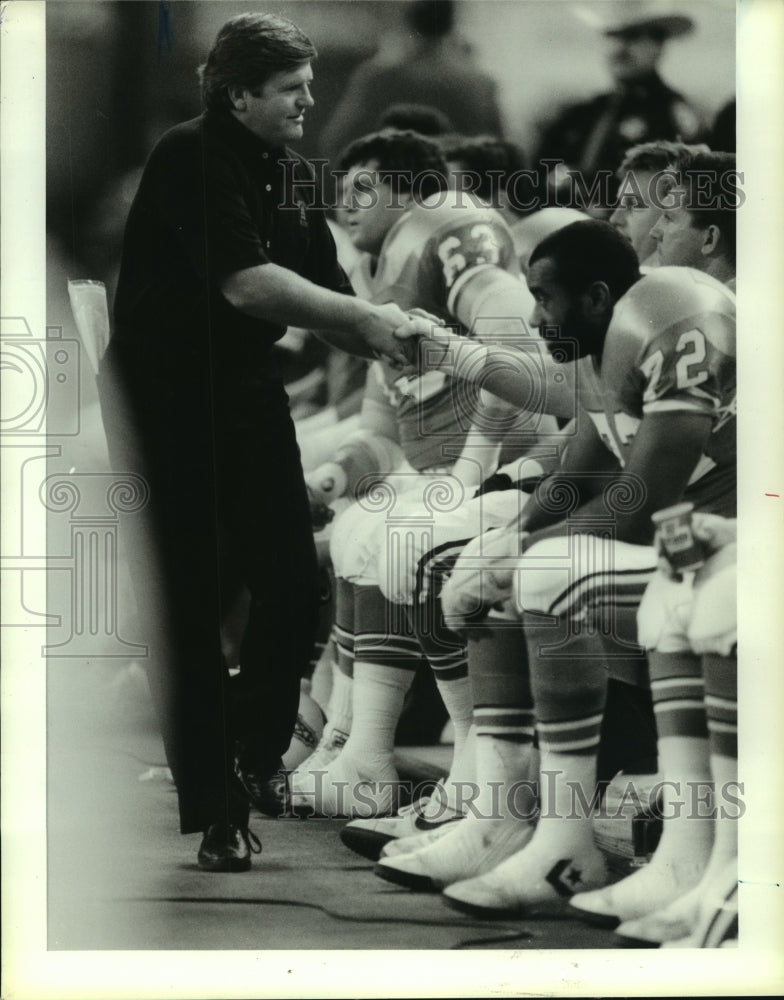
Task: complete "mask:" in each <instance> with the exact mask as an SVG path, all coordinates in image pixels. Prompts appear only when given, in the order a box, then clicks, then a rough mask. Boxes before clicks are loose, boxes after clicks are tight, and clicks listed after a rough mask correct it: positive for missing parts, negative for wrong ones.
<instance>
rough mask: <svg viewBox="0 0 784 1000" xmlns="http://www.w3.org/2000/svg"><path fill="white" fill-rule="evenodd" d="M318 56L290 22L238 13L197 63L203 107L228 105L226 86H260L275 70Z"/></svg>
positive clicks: (314, 49)
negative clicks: (198, 63)
mask: <svg viewBox="0 0 784 1000" xmlns="http://www.w3.org/2000/svg"><path fill="white" fill-rule="evenodd" d="M316 55H317V52H316V47H315V46H314V44H313V42H311V40H310V39H309V38H308V36H307V35H306V34H305V33H304V32H303V31H301V30H300V28H298V27H297V25H296V24H294V23H293V21H289V19H288V18H286V17H280V16H279V15H278V14H238V15H237V17H232V18H231V19H230V20H228V21H227V22H226V23H225V24H224V25H223V27H222V28H221V29H220V31H219V32H218V36H217V38H216V39H215V44H214V45H213V46H212V48H211V49H210V52H209V55H208V56H207V61H206V62H205V63H204V64H203V65H201V66H199V68H198V70H197V73H198V76H199V80H200V81H201V96H202V102H203V104H204V106H205V107H206V108H231V106H232V105H231V101H230V99H229V94H228V88H229V87H234V86H239V87H247V88H248V89H249V90H254V89H256V88H259V87H262V86H263V85H264V84H265V83H266V82H267V80H268V79H269V78H270V77H271V76H273V75H274V74H275V73H281V72H285V71H286V70H291V69H295V68H296V67H297V66H301V65H302V63H306V62H310V61H311V60H313V59H315V58H316Z"/></svg>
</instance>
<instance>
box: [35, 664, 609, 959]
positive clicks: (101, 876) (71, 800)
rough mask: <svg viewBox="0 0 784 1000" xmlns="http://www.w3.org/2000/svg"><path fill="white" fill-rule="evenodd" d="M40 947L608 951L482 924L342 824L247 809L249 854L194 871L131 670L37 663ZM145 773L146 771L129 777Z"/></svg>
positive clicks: (599, 944)
mask: <svg viewBox="0 0 784 1000" xmlns="http://www.w3.org/2000/svg"><path fill="white" fill-rule="evenodd" d="M48 702H49V712H48V732H49V742H48V822H47V834H48V851H49V856H48V864H49V867H48V947H49V949H50V950H61V949H63V950H70V949H76V950H80V951H81V950H91V951H92V950H101V949H113V950H129V949H130V950H148V949H149V950H175V949H183V950H209V949H218V950H237V949H275V950H277V949H284V950H292V949H314V950H322V949H416V950H423V949H465V950H470V949H480V950H481V949H510V948H511V949H515V950H516V951H520V950H524V949H561V948H562V949H585V948H587V949H601V948H604V949H607V948H617V947H619V939H618V938H617V937H616V936H614V935H613V934H612V933H611V932H609V931H603V930H599V929H595V928H592V927H588V926H585V925H584V924H582V923H580V922H578V921H575V920H573V919H571V918H569V917H568V916H563V917H561V918H559V919H547V920H544V919H542V920H535V919H529V920H508V921H482V920H477V919H474V918H470V917H468V916H463V915H461V914H460V913H458V912H456V911H454V910H452V909H450V908H449V907H448V906H447V905H446V904H445V903H444V902H443V900H442V899H441V897H440V896H438V895H433V894H421V893H412V892H410V891H408V890H406V889H403V888H398V887H396V886H392V885H389V884H387V883H385V882H383V881H381V880H380V879H378V878H377V877H376V876H375V875H374V874H373V864H372V862H370V861H366V860H365V859H363V858H361V857H359V856H358V855H356V854H353V853H352V852H351V851H350V850H349V849H348V848H346V847H345V846H344V845H343V844H342V843H341V841H340V838H339V836H338V832H339V830H340V828H341V826H342V825H343V824H342V821H335V820H325V819H322V820H313V819H309V820H304V821H303V820H275V819H271V818H268V817H263V816H261V815H252V818H251V827H252V829H253V830H254V831H255V832H256V834H257V835H258V836H259V837H260V838H261V840H262V843H263V853H262V854H261V856H259V857H254V859H253V868H252V869H251V871H250V872H249V873H246V874H240V875H222V874H207V873H204V872H201V871H200V870H199V869H198V868H197V866H196V850H197V848H198V846H199V840H200V838H199V836H198V835H193V836H187V837H182V836H180V835H179V833H178V832H177V808H176V795H175V792H174V788H173V785H172V784H171V783H170V782H169V781H168V780H167V778H166V776H165V772H164V770H163V764H164V758H163V748H162V744H161V741H160V738H159V737H158V735H157V733H156V731H155V726H154V722H153V719H152V716H151V708H150V706H149V702H148V698H147V695H146V691H145V688H144V682H143V677H142V676H141V675H140V674H139V673H138V672H134V671H133V670H129V669H121V668H118V667H117V666H107V665H100V664H97V665H96V664H94V665H83V666H82V668H81V669H79V668H78V667H77V666H76V665H75V664H74V663H73V662H71V663H70V664H68V665H67V666H51V665H50V676H49V690H48ZM445 758H447V759H448V748H446V747H423V748H406V751H405V753H402V752H401V753H400V754H399V761H398V763H399V765H400V768H401V772H402V774H403V776H404V777H407V778H410V779H412V780H415V779H426V778H432V777H434V776H437V775H438V774H439V773H441V772H440V768H441V766H442V764H443V762H444V759H445ZM142 778H144V779H145V780H140V779H142Z"/></svg>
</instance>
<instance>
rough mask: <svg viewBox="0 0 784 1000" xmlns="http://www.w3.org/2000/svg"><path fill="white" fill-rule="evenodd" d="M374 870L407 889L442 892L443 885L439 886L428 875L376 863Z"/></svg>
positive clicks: (385, 879) (386, 879)
mask: <svg viewBox="0 0 784 1000" xmlns="http://www.w3.org/2000/svg"><path fill="white" fill-rule="evenodd" d="M373 871H374V873H375V874H376V875H378V877H379V878H383V879H384V881H385V882H392V883H394V884H395V885H402V886H403V887H404V888H406V889H413V891H414V892H441V887H440V886H437V885H436V884H435V882H434V881H433V880H432V879H431V878H430V877H429V876H428V875H416V874H414V873H413V872H402V871H400V869H398V868H388V867H387V866H386V865H376V867H375V868H374V869H373Z"/></svg>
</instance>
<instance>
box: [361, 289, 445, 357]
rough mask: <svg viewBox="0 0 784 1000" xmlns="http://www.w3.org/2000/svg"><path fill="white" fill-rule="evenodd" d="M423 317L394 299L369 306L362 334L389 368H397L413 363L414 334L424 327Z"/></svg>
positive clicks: (425, 324)
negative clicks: (406, 308)
mask: <svg viewBox="0 0 784 1000" xmlns="http://www.w3.org/2000/svg"><path fill="white" fill-rule="evenodd" d="M426 328H427V329H430V325H429V324H428V323H427V321H426V320H424V319H422V318H420V317H411V316H409V315H408V313H405V312H403V310H402V309H400V308H399V307H398V306H396V305H395V304H394V302H387V303H386V304H385V305H382V306H372V307H371V311H370V313H369V315H368V317H367V319H366V320H365V321H363V324H362V334H363V336H364V338H365V342H366V343H367V345H368V347H369V348H370V349H371V350H372V351H373V353H374V354H375V356H376V357H377V358H383V359H384V360H385V361H387V362H389V364H390V365H392V367H393V368H397V369H401V368H404V367H408V366H410V365H411V364H413V362H414V359H415V357H416V342H417V338H418V337H419V336H420V335H421V334H422V332H424V330H425V329H426Z"/></svg>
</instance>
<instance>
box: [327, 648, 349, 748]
mask: <svg viewBox="0 0 784 1000" xmlns="http://www.w3.org/2000/svg"><path fill="white" fill-rule="evenodd" d="M353 687H354V680H353V678H351V677H349V676H347V675H346V674H344V673H343V671H342V670H341V669H340V667H338V665H337V663H333V664H332V693H331V695H330V697H329V705H328V706H327V712H326V715H327V724H326V726H324V740H325V741H327V742H329V740H331V739H332V738H333V736H334V734H335V733H336V732H339V733H350V732H351V725H352V714H353V708H352V705H353Z"/></svg>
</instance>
